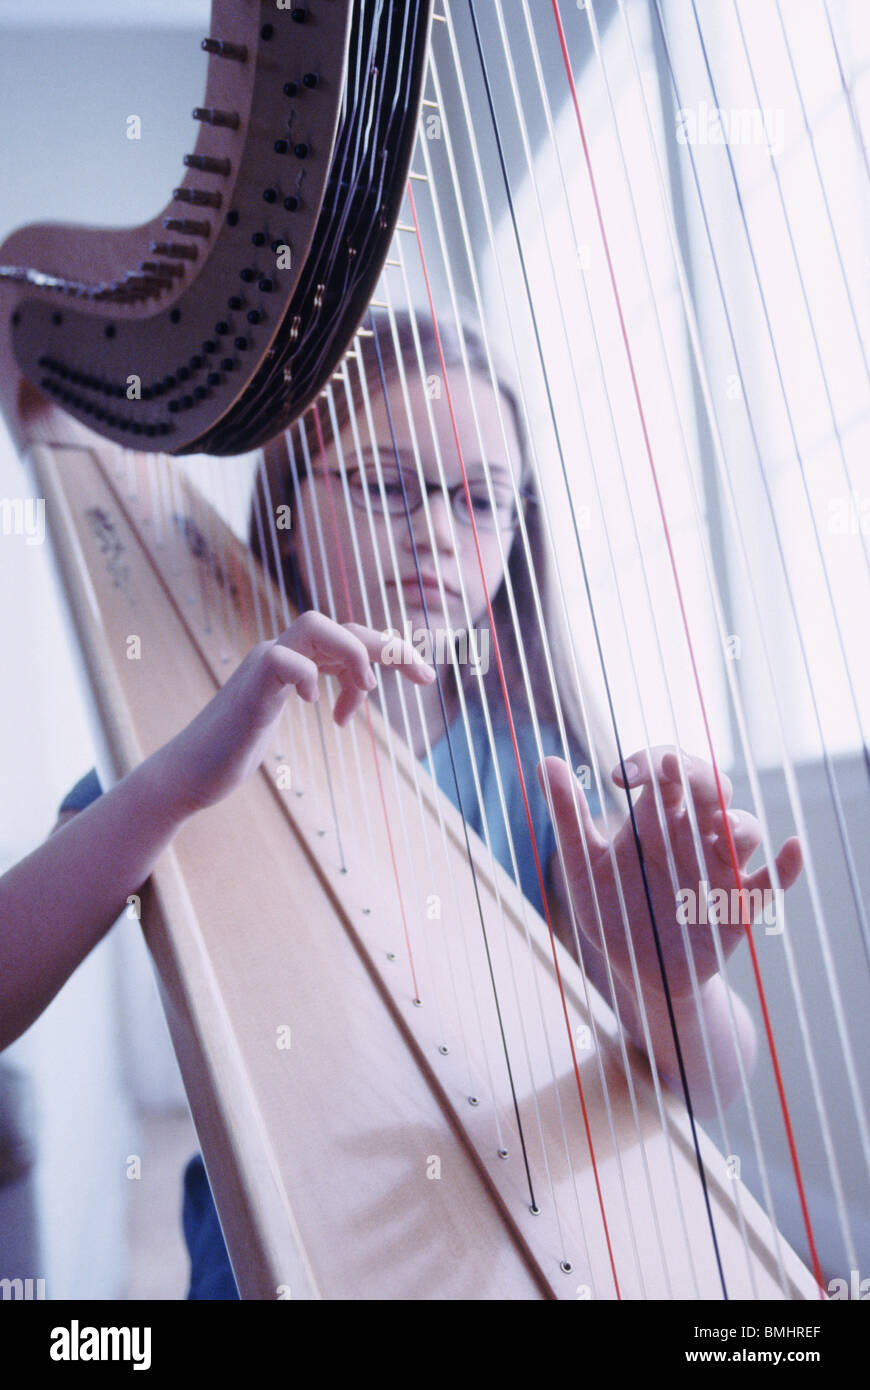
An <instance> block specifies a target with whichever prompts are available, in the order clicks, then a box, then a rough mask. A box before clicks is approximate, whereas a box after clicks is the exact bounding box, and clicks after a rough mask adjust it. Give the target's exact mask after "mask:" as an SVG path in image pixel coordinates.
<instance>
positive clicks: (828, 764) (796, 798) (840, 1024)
mask: <svg viewBox="0 0 870 1390" xmlns="http://www.w3.org/2000/svg"><path fill="white" fill-rule="evenodd" d="M658 19H659V25H660V32H661V36H662V43H663V48H664V52H665V56H666V61H667V66H668V69H669V72H670V78H671V83H672V86H673V88H674V94H675V99H676V102H677V105H678V106H680V104H681V102H680V94H679V88H678V86H677V82H676V76H675V72H674V68H673V64H672V61H671V57H670V51H669V47H668V43H667V37H666V34H665V33H664V30H663V27H662V25H661V16H660V15H658ZM687 150H688V155H689V160H690V163H691V167H692V173H693V180H694V183H695V186H696V190H697V194H698V202H699V207H700V210H701V215H702V218H703V223H704V232H705V237H706V239H707V242H708V245H709V249H710V253H711V257H712V262H713V268H714V273H715V277H716V283H717V288H718V292H719V297H720V299H721V302H722V307H723V310H724V313H725V316H726V323H727V326H728V335H729V341H730V344H731V349H732V352H733V355H734V361H735V365H736V367H737V371H738V374H739V375H740V378H741V381H742V366H741V364H740V357H739V354H738V352H737V345H736V337H735V333H734V328H733V323H732V319H731V313H730V308H729V305H728V302H727V296H726V294H725V291H724V287H723V283H722V277H721V273H720V270H719V265H718V261H717V258H716V254H715V248H714V246H713V241H712V234H711V229H710V225H709V220H708V217H707V213H706V208H705V205H704V200H703V195H702V193H701V189H700V183H699V180H698V174H697V169H696V165H695V158H694V154H693V152H692V149H691V145H689V146H688V147H687ZM675 254H677V251H676V248H675ZM686 303H687V306H688V296H686ZM692 323H693V333H692V336H693V340H694V343H695V344H696V358H697V361H698V365H699V372H703V362H702V354H701V352H700V349H699V347H697V341H698V340H697V324H696V323H695V322H694V318H693V316H692ZM703 379H705V378H703V377H702V380H703ZM705 397H706V399H707V401H708V413H709V417H710V421H711V426H712V427H713V437H714V442H715V444H716V458H717V464H718V465H719V469H720V474H721V476H722V479H723V484H724V494H725V496H726V497H727V499H728V503H729V506H730V508H731V511H732V516H733V519H734V533H735V535H736V537H737V538H738V543H739V546H740V550H741V556H742V558H743V561H744V566H745V569H746V573H747V575H748V576H749V582H750V586H751V592H752V596H753V606H754V609H755V613H756V619H757V622H758V623H759V625H760V624H761V618H760V608H759V603H758V599H757V595H756V592H755V586H754V582H753V581H752V579H751V569H750V566H749V561H748V556H747V555H746V551H745V544H744V536H743V532H742V527H741V526H740V524H739V520H738V517H737V511H736V502H735V500H734V496H733V489H732V486H731V480H730V478H729V475H728V469H727V467H726V466H725V462H724V456H723V454H722V450H721V436H720V434H719V428H718V420H717V417H716V414H715V409H714V408H713V407H712V405H711V404H710V400H711V398H710V395H709V391H708V390H707V389H705ZM743 398H744V400H745V401H746V414H747V420H748V423H749V427H750V432H751V436H752V442H753V450H754V453H755V456H756V460H757V462H758V467H759V472H760V474H761V477H762V482H763V484H764V485H765V493H766V496H767V501H768V506H769V508H770V513H771V519H772V525H773V528H774V533H775V535H776V540H777V548H778V555H779V558H780V561H781V563H782V566H783V570H784V572H785V573H786V575H787V566H786V561H785V556H784V551H783V547H782V542H781V537H780V532H779V527H778V524H777V521H776V516H775V510H774V507H773V501H772V498H771V496H770V493H769V490H768V489H767V487H766V478H765V476H764V469H763V463H762V453H761V445H760V440H759V438H758V434H757V430H756V427H755V421H754V416H753V413H752V410H751V406H750V404H749V398H748V394H747V392H746V391H745V389H744V390H743ZM786 592H787V594H788V596H789V602H790V605H791V609H792V614H793V618H794V622H795V628H796V632H797V635H798V640H799V643H800V648H801V656H802V660H803V664H804V668H805V671H806V675H807V684H808V689H809V693H810V697H811V700H812V705H813V712H814V717H815V722H816V727H817V731H818V735H819V740H820V744H821V747H822V755H823V759H824V763H825V769H826V774H827V777H828V782H829V787H830V788H831V792H832V800H833V803H834V808H835V815H836V817H837V823H838V828H839V829H840V833H841V839H843V836H844V835H845V827H844V824H843V813H842V806H841V803H840V800H839V796H838V795H837V792H836V781H835V777H834V771H833V764H832V761H831V757H830V753H829V750H828V748H827V744H826V741H825V737H824V731H823V727H822V723H821V715H820V711H819V708H818V703H817V701H816V697H815V691H814V688H813V681H812V676H811V673H810V665H809V659H808V654H807V651H806V647H805V644H804V641H803V636H802V633H801V626H800V620H799V616H798V613H797V608H796V605H795V603H794V596H793V592H792V588H791V585H790V584H788V583H787V584H786ZM762 650H763V652H764V659H765V663H766V666H767V669H768V674H769V677H770V683H771V690H772V692H773V693H774V700H775V704H776V710H777V720H778V723H779V728H780V733H781V740H782V752H783V758H784V769H785V772H786V778H787V782H788V787H789V795H790V801H791V805H792V810H793V812H794V814H795V818H796V822H797V826H798V829H799V830H800V832H801V839H802V845H803V846H805V851H806V860H807V871H808V882H809V886H810V892H811V896H812V900H813V907H814V917H815V921H816V923H817V931H818V932H819V936H820V942H821V949H822V956H823V961H824V965H825V970H826V974H827V977H828V983H829V986H830V987H831V993H832V999H833V1001H834V1013H835V1019H836V1023H837V1029H838V1034H839V1038H840V1043H841V1046H842V1048H843V1052H844V1058H845V1061H846V1070H847V1075H848V1076H849V1084H850V1092H851V1095H852V1098H853V1102H854V1105H855V1109H856V1117H857V1120H858V1125H859V1130H860V1134H861V1139H862V1144H863V1147H864V1151H865V1155H867V1154H868V1149H867V1123H866V1117H865V1114H864V1107H863V1102H862V1100H861V1096H860V1088H859V1085H858V1079H857V1072H856V1068H855V1065H854V1059H853V1055H852V1049H851V1044H850V1042H849V1040H848V1033H847V1029H846V1024H845V1016H844V1012H843V1009H842V1004H841V1000H840V993H839V987H838V985H837V981H836V972H835V969H834V962H833V953H832V952H831V950H830V944H829V937H828V931H827V925H826V921H825V913H824V909H823V904H822V899H821V893H820V891H819V888H818V884H817V880H816V877H815V871H814V867H813V864H812V855H811V850H810V846H811V843H812V841H811V839H810V837H809V834H808V831H807V827H806V822H805V819H804V816H803V812H802V809H801V803H800V795H799V791H798V788H797V783H796V778H795V776H794V770H793V767H792V764H791V759H790V755H789V754H788V750H787V746H786V739H785V732H784V727H783V719H782V713H781V707H780V703H779V698H778V695H777V694H776V680H775V676H774V674H773V671H772V668H771V667H770V661H769V651H768V646H767V643H763V644H762ZM729 674H730V672H729ZM748 767H749V775H750V778H751V779H752V780H753V782H754V785H753V793H754V796H755V799H756V803H757V804H758V805H759V806H760V805H761V804H762V803H761V797H760V788H759V787H758V784H757V778H756V776H755V770H754V766H753V764H752V763H751V762H750V763H749V765H748ZM845 848H846V845H845V843H844V851H845ZM770 862H771V865H772V866H773V859H772V857H771V860H770ZM772 877H773V874H772ZM776 882H777V883H778V879H776ZM850 886H851V888H852V893H853V897H855V896H856V887H857V885H856V884H855V882H854V879H853V878H852V877H851V875H850ZM859 901H860V893H858V895H857V899H856V906H857V911H858V916H859V921H860V920H861V918H862V916H863V908H862V907H861V906H858V902H859ZM784 948H785V951H786V959H787V963H788V966H789V977H790V982H791V986H792V990H793V993H794V997H795V1005H796V1010H797V1014H798V1018H799V1022H800V1027H801V1034H802V1039H803V1043H804V1049H805V1052H806V1054H807V1061H808V1067H809V1070H810V1076H811V1080H812V1083H813V1088H814V1098H815V1102H816V1107H817V1111H818V1113H819V1116H820V1119H821V1120H822V1122H823V1124H826V1123H827V1122H826V1118H825V1116H826V1111H825V1107H824V1101H823V1099H822V1097H821V1087H820V1084H819V1082H818V1076H817V1071H816V1067H815V1062H814V1059H813V1051H812V1044H811V1040H810V1031H809V1027H808V1023H807V1019H806V1013H805V1009H804V1005H803V1000H802V994H801V991H800V987H799V982H798V975H797V969H796V964H795V962H794V958H793V952H792V948H791V943H790V941H789V939H788V937H787V935H786V936H785V937H784ZM831 1148H832V1146H831V1145H830V1143H829V1144H828V1154H829V1161H830V1158H831ZM833 1163H834V1170H836V1159H835V1158H834V1159H833ZM836 1188H837V1182H836V1180H835V1191H836ZM841 1220H842V1216H841ZM847 1230H848V1223H846V1224H845V1226H844V1237H845V1236H846V1231H847ZM846 1244H847V1248H852V1246H851V1239H850V1238H848V1237H846Z"/></svg>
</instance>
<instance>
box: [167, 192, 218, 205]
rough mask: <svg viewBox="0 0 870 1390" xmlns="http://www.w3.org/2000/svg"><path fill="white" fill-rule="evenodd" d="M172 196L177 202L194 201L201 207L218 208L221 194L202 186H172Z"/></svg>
mask: <svg viewBox="0 0 870 1390" xmlns="http://www.w3.org/2000/svg"><path fill="white" fill-rule="evenodd" d="M172 196H173V198H174V199H175V201H176V202H177V203H194V204H195V205H196V206H197V207H201V208H219V207H220V205H221V195H220V194H219V193H209V192H208V191H207V190H206V189H204V188H173V190H172Z"/></svg>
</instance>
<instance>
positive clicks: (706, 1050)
mask: <svg viewBox="0 0 870 1390" xmlns="http://www.w3.org/2000/svg"><path fill="white" fill-rule="evenodd" d="M497 11H498V15H499V29H500V32H501V37H502V44H503V47H504V49H505V60H506V63H507V65H508V69H509V72H510V76H511V87H512V92H513V95H514V104H515V106H516V108H517V115H518V118H519V120H520V128H521V131H522V133H523V141H524V151H525V155H526V162H527V165H528V170H529V175H530V178H531V180H532V182H533V185H534V188H535V193H536V201H537V207H538V213H539V217H540V222H541V229H542V232H543V235H544V238H545V240H546V243H547V248H548V256H549V260H550V265H551V269H552V271H553V274H554V279H555V278H556V277H555V264H554V258H553V252H552V246H551V242H550V237H549V234H548V230H547V223H546V218H545V216H544V212H543V207H542V203H541V195H540V192H539V190H538V185H537V178H536V174H535V170H534V165H533V161H532V159H531V154H530V147H529V143H528V137H527V134H526V130H525V122H524V120H523V117H522V105H521V102H520V100H519V95H518V85H517V82H516V77H515V71H514V67H513V62H512V59H511V55H510V50H509V45H508V41H507V38H506V34H505V27H504V21H503V16H502V11H501V6H500V5H497ZM524 14H525V19H526V27H527V31H528V34H529V40H530V51H531V53H532V55H533V57H534V60H535V69H536V76H537V79H538V85H539V90H540V95H541V98H542V102H543V103H544V106H545V110H546V116H547V124H548V131H549V133H550V138H551V141H552V142H553V143H554V146H555V149H556V155H557V160H558V163H559V170H560V177H561V183H562V191H563V194H564V196H565V199H566V204H567V210H568V214H569V217H570V218H571V223H572V232H573V233H574V240H575V242H578V241H579V239H578V237H577V235H576V229H575V227H574V222H573V214H572V212H571V208H570V201H569V200H568V196H567V187H566V181H565V177H564V170H563V169H562V166H561V157H560V155H559V152H558V146H557V145H556V142H555V132H554V129H553V122H552V114H551V111H550V108H549V101H548V99H547V94H546V89H545V87H544V84H543V80H542V72H541V65H540V58H539V54H538V49H537V40H536V37H535V34H534V31H533V29H532V26H531V23H530V19H529V15H528V10H527V8H526V6H525V5H524ZM579 279H580V282H581V286H582V289H583V292H584V296H585V301H586V309H587V313H588V314H589V316H590V329H591V334H592V339H593V342H594V344H595V352H596V361H597V364H598V368H599V372H600V374H601V377H602V386H603V389H604V393H605V398H606V400H607V405H608V412H609V417H610V424H611V434H612V437H613V441H614V446H615V449H616V452H617V455H618V457H619V459H620V467H621V471H622V475H623V479H624V482H625V488H626V496H627V498H628V496H629V494H628V486H627V480H625V466H624V460H623V458H622V453H621V450H620V446H619V440H618V436H617V433H616V428H615V421H614V418H613V406H612V401H611V398H610V392H609V389H608V386H607V382H606V378H605V377H604V370H603V361H602V357H601V351H600V347H599V344H598V335H597V332H596V328H595V323H594V319H593V318H592V314H591V305H590V303H589V298H588V292H587V290H586V285H585V280H584V277H583V276H582V275H580V276H579ZM650 288H651V287H650ZM559 312H560V317H561V318H562V327H563V331H564V334H565V338H566V342H567V340H568V333H567V326H566V324H565V321H564V315H563V308H562V302H561V300H559ZM656 314H657V306H656ZM659 331H660V335H661V330H660V329H659ZM662 348H663V358H664V360H665V362H666V365H667V359H666V354H665V353H664V344H663V343H662ZM571 367H572V378H573V384H574V390H575V394H576V396H577V405H578V408H579V411H580V418H581V420H582V422H583V428H584V438H585V441H586V446H587V451H588V452H589V453H590V454H591V448H590V445H589V439H588V433H587V432H586V425H585V411H584V409H583V403H582V399H581V396H580V391H579V387H578V383H577V377H576V371H575V370H574V364H573V361H572V363H571ZM668 376H669V380H671V377H670V372H669V371H668ZM671 387H672V396H674V393H673V383H672V380H671ZM674 406H675V409H676V400H675V396H674ZM681 436H682V439H683V447H684V453H685V440H684V435H683V431H682V428H681ZM593 476H594V479H595V484H596V489H598V479H597V470H596V469H595V468H594V466H593ZM566 484H567V479H566ZM596 495H597V498H598V502H599V506H600V507H601V509H602V512H603V502H602V498H601V494H600V490H597V492H596ZM629 513H630V515H631V518H632V525H633V528H634V534H635V540H636V544H637V550H638V553H639V555H640V557H641V568H642V573H643V577H644V584H645V588H646V593H647V601H648V603H649V608H650V613H651V615H652V618H653V628H654V630H655V632H656V634H657V631H658V627H657V621H656V617H655V610H654V606H653V604H652V599H651V595H650V592H649V582H648V578H647V575H646V565H645V563H644V560H643V554H642V548H641V545H640V539H639V537H638V535H637V521H636V517H635V515H634V511H633V508H632V507H631V505H630V500H629ZM605 542H606V545H607V549H608V556H609V559H610V566H611V573H612V575H613V582H614V591H615V593H616V597H617V602H618V604H619V609H620V617H621V619H622V622H623V627H624V630H625V632H626V636H628V626H627V621H626V615H625V610H624V607H623V604H622V599H621V591H620V590H621V586H620V584H619V579H618V573H617V569H616V565H615V561H614V557H613V552H612V547H611V545H610V538H609V534H608V532H607V529H606V528H605ZM658 650H659V659H660V663H661V667H662V671H663V675H664V679H665V684H666V687H667V690H668V698H669V706H670V712H671V717H672V719H673V721H674V726H675V729H677V721H676V714H675V711H674V707H673V701H672V699H671V697H670V683H669V681H668V677H667V667H666V664H665V661H664V655H663V653H662V650H661V646H660V644H659V648H658ZM629 662H630V666H631V672H632V676H633V680H634V685H635V691H636V694H637V699H638V706H639V708H640V710H641V714H642V718H643V727H644V740H645V743H646V745H647V749H649V744H650V737H649V731H648V727H647V723H646V717H645V715H644V714H643V701H642V697H641V694H640V686H639V681H638V676H637V668H636V663H635V661H634V656H633V653H632V651H631V646H630V643H629ZM676 738H677V743H678V744H682V743H683V740H682V739H681V738H680V736H679V731H678V729H677V733H676ZM654 792H655V794H656V805H657V814H658V817H659V822H660V826H662V828H663V824H664V822H663V816H664V812H663V807H662V806H661V802H660V798H659V797H658V788H657V787H655V786H654ZM687 810H688V812H689V815H690V819H691V821H692V831H693V838H694V845H695V852H696V855H697V858H698V863H699V865H700V864H702V863H703V855H702V850H701V846H700V839H699V835H698V830H697V825H696V823H695V818H694V811H693V806H692V799H691V796H690V795H687ZM664 843H665V847H666V851H667V858H668V869H669V873H670V876H671V882H672V887H673V889H674V892H675V895H676V890H677V888H678V886H679V884H678V879H677V876H676V870H675V864H674V859H673V854H672V850H671V846H670V842H669V839H668V838H667V837H666V836H665V837H664ZM682 925H683V932H682V935H683V944H684V949H685V952H686V959H687V963H688V968H689V973H690V978H691V983H692V992H693V996H694V999H695V1006H696V1012H697V1016H698V1021H699V1025H700V1032H701V1039H702V1045H703V1048H704V1055H705V1060H706V1063H707V1068H708V1071H709V1075H710V1081H711V1089H712V1092H713V1096H714V1104H715V1107H716V1110H717V1116H718V1119H719V1122H720V1126H721V1128H722V1130H723V1133H724V1135H725V1143H726V1146H728V1147H730V1145H728V1139H727V1127H726V1126H725V1121H724V1115H723V1113H722V1105H721V1099H720V1096H719V1088H718V1085H717V1082H716V1076H715V1071H714V1068H713V1064H712V1058H711V1054H710V1048H709V1040H708V1036H707V1029H706V1025H705V1022H704V1015H703V1010H702V1009H701V1008H700V1004H699V999H698V989H699V987H698V983H697V975H696V971H695V968H694V961H693V958H692V955H691V950H690V943H689V939H688V932H687V930H686V928H685V924H682ZM713 938H714V943H715V946H716V948H717V957H718V963H719V968H720V971H721V973H722V974H723V977H724V979H725V980H726V983H727V973H726V972H725V969H724V961H723V960H722V956H721V949H720V943H719V941H718V937H717V935H716V934H715V933H714V934H713ZM611 988H612V986H611ZM727 997H728V1005H729V1021H730V1024H731V1031H732V1041H733V1043H734V1046H735V1052H736V1055H737V1058H738V1062H739V1067H740V1072H741V1082H742V1085H743V1088H744V1092H746V1091H747V1083H746V1076H745V1067H744V1064H743V1058H742V1053H741V1051H740V1048H739V1043H738V1039H737V1032H736V1024H735V1020H734V1014H733V1004H732V1000H731V995H730V992H729V993H728V996H727ZM745 1099H747V1100H748V1103H749V1104H750V1105H751V1097H749V1096H748V1095H745ZM735 1202H736V1205H737V1208H738V1224H739V1226H740V1230H741V1235H742V1237H743V1241H744V1247H745V1249H746V1255H747V1260H748V1266H749V1275H750V1280H751V1281H753V1282H754V1273H753V1271H752V1264H751V1260H750V1259H749V1251H748V1247H747V1246H746V1231H745V1225H744V1223H743V1218H742V1210H741V1208H740V1194H739V1190H737V1189H735ZM780 1269H781V1264H780ZM781 1273H782V1271H781ZM783 1277H784V1276H783Z"/></svg>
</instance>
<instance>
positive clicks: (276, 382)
mask: <svg viewBox="0 0 870 1390" xmlns="http://www.w3.org/2000/svg"><path fill="white" fill-rule="evenodd" d="M429 13H430V0H413V3H411V4H409V5H408V6H407V7H404V14H403V16H402V17H401V19H397V17H396V16H395V15H394V14H393V13H392V12H391V8H390V7H389V6H370V5H365V4H362V3H359V0H315V3H312V4H308V5H296V6H293V7H292V8H290V9H280V10H276V8H275V6H274V5H272V4H267V3H266V2H265V0H247V3H245V4H241V5H240V4H236V3H232V2H231V0H216V3H215V4H214V6H213V11H212V35H213V36H212V37H209V38H207V39H205V40H204V41H203V47H204V48H205V49H206V51H207V52H208V53H209V60H208V77H207V84H206V92H205V97H204V99H203V103H202V105H201V106H197V107H196V108H195V109H194V113H193V114H194V118H195V120H196V121H197V125H198V135H197V139H196V143H195V147H194V150H193V152H192V153H191V154H188V155H186V156H185V161H184V162H185V169H184V172H183V176H182V178H181V179H180V181H179V183H178V185H177V187H176V188H174V189H173V191H172V194H171V196H170V198H169V201H168V202H167V204H166V206H165V207H164V208H163V209H162V210H161V212H160V213H159V214H158V215H157V216H156V217H154V218H152V220H151V221H150V222H147V223H144V224H143V225H142V226H138V227H130V228H105V227H81V226H67V225H64V224H59V223H45V224H37V225H34V226H29V227H24V228H21V229H20V230H19V231H17V232H15V233H14V234H13V235H12V236H11V237H9V238H8V239H7V241H6V242H5V243H4V244H3V246H2V247H0V311H2V315H3V319H4V321H5V324H6V325H7V332H6V333H5V334H4V338H3V343H2V347H0V354H2V361H0V365H2V367H3V369H4V370H3V379H4V385H3V387H2V388H0V389H3V391H4V392H5V396H4V404H5V407H6V414H7V417H9V418H10V420H11V422H12V428H13V431H15V429H16V424H17V429H18V433H19V442H22V443H23V442H24V440H25V437H26V436H27V434H28V427H27V425H26V423H25V422H26V421H27V420H28V419H29V420H31V422H32V423H33V425H34V427H35V422H36V418H37V417H38V416H39V415H40V414H43V413H44V410H45V407H46V405H47V403H48V402H50V401H53V402H55V403H56V404H58V405H60V406H62V407H63V409H64V410H65V411H66V412H67V413H68V414H69V415H71V416H73V417H74V418H75V419H76V420H78V421H79V422H80V423H81V424H82V425H84V426H86V427H87V428H88V429H90V430H95V431H96V432H97V433H99V434H100V435H102V436H104V437H105V438H108V439H110V440H112V441H114V442H115V443H118V444H123V445H126V446H127V447H131V446H132V447H146V448H155V447H157V448H160V449H161V450H163V451H164V452H167V453H173V454H180V453H187V452H208V453H212V454H229V455H232V454H238V453H241V452H244V451H246V450H247V449H251V448H255V447H258V446H259V445H260V444H262V443H265V442H266V441H267V440H269V439H271V438H273V437H274V436H275V434H277V433H278V432H279V431H280V430H281V429H282V428H284V427H285V426H286V425H287V424H288V423H289V422H290V421H291V420H293V419H294V418H295V417H296V416H297V415H299V414H300V413H301V411H302V410H303V409H304V407H305V405H306V404H307V403H308V401H309V400H311V399H312V398H313V397H314V396H315V395H316V393H317V392H318V391H319V390H320V389H321V388H322V387H323V385H324V384H325V382H326V381H328V380H329V377H330V375H331V373H332V372H333V371H334V369H335V367H336V365H337V363H338V361H339V360H340V358H341V356H342V355H343V353H344V351H345V349H346V346H347V342H348V340H349V339H350V337H351V335H352V333H353V331H354V329H355V328H356V326H357V324H358V323H359V321H360V319H361V318H362V315H363V313H364V311H365V307H366V304H367V303H368V300H369V299H370V298H371V294H372V292H373V289H374V285H375V282H376V279H377V276H378V275H379V273H380V268H381V264H382V262H383V259H384V257H385V256H386V252H387V247H388V244H389V240H390V237H391V235H392V228H393V225H394V222H395V218H396V214H397V211H398V203H399V200H400V199H401V196H402V190H403V186H404V173H405V171H406V170H407V166H408V164H409V162H410V154H411V146H412V142H413V138H414V132H415V125H416V116H417V110H418V104H419V98H420V88H421V83H422V72H423V59H424V55H425V49H426V40H427V36H428V27H429ZM363 150H365V152H366V157H365V158H363V156H362V151H363ZM387 174H389V178H387ZM23 383H27V384H28V385H29V387H30V388H32V389H31V390H29V391H28V390H26V389H24V387H23ZM34 391H36V392H38V395H36V394H34Z"/></svg>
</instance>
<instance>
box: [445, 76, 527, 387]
mask: <svg viewBox="0 0 870 1390" xmlns="http://www.w3.org/2000/svg"><path fill="white" fill-rule="evenodd" d="M433 76H435V74H434V73H433ZM448 148H449V139H448ZM424 152H425V145H424ZM430 188H431V191H432V194H433V198H435V196H436V195H435V189H434V186H433V185H432V183H431V181H430ZM521 389H522V388H521Z"/></svg>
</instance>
